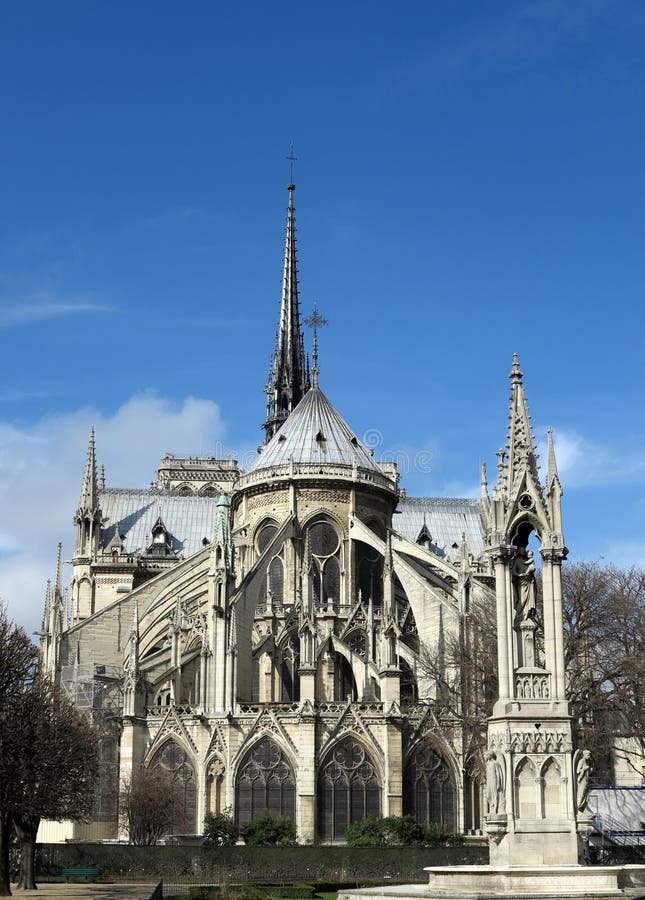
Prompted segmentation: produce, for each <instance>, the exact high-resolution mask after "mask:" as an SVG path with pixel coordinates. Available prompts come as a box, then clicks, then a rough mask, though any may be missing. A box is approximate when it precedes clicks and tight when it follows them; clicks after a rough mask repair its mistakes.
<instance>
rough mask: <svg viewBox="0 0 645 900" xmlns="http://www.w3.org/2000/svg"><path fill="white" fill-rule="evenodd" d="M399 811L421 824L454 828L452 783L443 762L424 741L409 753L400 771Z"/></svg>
mask: <svg viewBox="0 0 645 900" xmlns="http://www.w3.org/2000/svg"><path fill="white" fill-rule="evenodd" d="M403 813H404V815H412V816H414V817H415V818H416V820H417V822H419V824H421V825H429V824H430V822H438V823H439V824H441V825H445V826H446V827H447V828H450V829H452V830H454V829H455V828H456V827H457V811H456V803H455V785H454V782H453V779H452V776H451V773H450V768H449V766H448V764H447V762H446V761H445V760H444V759H443V758H442V757H441V756H440V755H439V754H438V753H437V752H436V751H435V750H434V749H433V748H432V747H431V746H430V745H429V744H427V743H422V744H420V745H419V746H417V747H416V748H415V749H414V750H413V751H412V753H411V755H410V757H409V759H408V761H407V763H406V766H405V770H404V773H403Z"/></svg>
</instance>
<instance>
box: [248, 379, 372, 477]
mask: <svg viewBox="0 0 645 900" xmlns="http://www.w3.org/2000/svg"><path fill="white" fill-rule="evenodd" d="M290 460H293V461H294V463H342V464H344V465H349V466H351V465H353V463H354V462H356V465H357V466H359V467H360V468H363V469H371V470H373V471H375V472H380V469H379V467H378V466H377V465H376V463H375V462H374V459H373V458H372V455H371V453H370V452H369V451H368V450H366V449H365V447H363V445H362V444H361V443H360V441H359V440H358V438H357V437H356V435H355V434H354V433H353V432H352V430H351V429H350V427H349V425H348V424H347V422H345V420H344V419H343V418H342V416H341V415H340V413H338V412H337V411H336V409H334V407H333V406H332V404H331V403H330V401H329V400H328V399H327V397H325V395H324V394H323V392H322V391H321V390H320V389H319V388H318V387H317V386H315V385H314V387H312V388H311V389H310V390H309V391H307V393H306V394H305V396H304V397H303V398H302V400H301V401H300V403H299V404H298V405H297V406H296V408H295V409H294V411H293V412H292V413H291V415H290V416H289V418H288V419H287V420H286V422H285V423H284V424H283V425H282V426H281V428H280V429H279V431H277V432H276V434H274V435H273V437H272V438H271V440H270V441H269V443H268V444H267V445H266V447H265V448H264V450H263V451H262V452H261V453H260V455H259V456H258V458H257V459H256V460H255V461H254V462H253V464H252V465H251V466H250V467H249V470H248V471H249V472H257V470H258V469H268V468H270V467H271V466H280V465H284V464H285V463H288V462H289V461H290Z"/></svg>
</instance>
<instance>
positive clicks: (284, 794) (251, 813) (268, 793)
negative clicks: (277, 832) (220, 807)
mask: <svg viewBox="0 0 645 900" xmlns="http://www.w3.org/2000/svg"><path fill="white" fill-rule="evenodd" d="M235 812H236V820H237V824H238V825H243V824H244V823H245V822H250V821H251V819H255V818H257V817H258V816H262V815H264V814H265V813H269V814H270V815H272V816H286V817H287V818H289V819H292V820H295V813H296V782H295V778H294V775H293V770H292V768H291V766H290V764H289V761H288V760H287V759H286V757H285V756H284V754H283V752H282V750H281V749H280V748H279V747H278V746H277V744H275V743H274V742H273V741H272V740H271V739H270V738H268V737H267V738H262V740H261V741H260V742H259V743H257V744H256V745H255V746H254V747H252V748H251V750H249V752H248V753H247V754H246V756H245V757H244V760H243V762H242V765H241V766H240V769H239V771H238V775H237V783H236V786H235Z"/></svg>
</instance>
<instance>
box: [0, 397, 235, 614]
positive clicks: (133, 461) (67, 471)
mask: <svg viewBox="0 0 645 900" xmlns="http://www.w3.org/2000/svg"><path fill="white" fill-rule="evenodd" d="M92 424H93V425H94V426H95V429H96V448H97V457H98V462H99V464H100V463H104V464H105V468H106V481H107V484H108V486H113V487H146V486H147V485H149V483H150V481H152V480H153V479H154V477H155V474H156V468H157V465H158V463H159V461H160V459H161V457H162V455H163V453H164V452H165V451H172V452H174V453H176V454H177V455H183V454H186V455H189V454H192V455H193V456H195V455H198V454H199V453H200V452H203V453H208V454H210V453H211V452H212V448H217V450H218V451H219V452H220V453H222V454H224V452H225V451H224V450H223V449H222V448H221V443H220V442H221V439H222V436H223V430H224V429H223V425H222V421H221V418H220V413H219V408H218V406H217V405H216V404H215V403H213V402H212V401H210V400H200V399H198V398H195V397H187V398H185V399H184V400H183V401H182V402H181V403H173V402H171V401H169V400H167V399H165V398H163V397H159V396H158V395H157V394H155V393H153V392H147V393H144V394H137V395H135V396H134V397H131V398H130V399H129V400H128V401H127V402H126V403H124V404H123V405H122V406H121V407H120V408H119V409H117V410H116V412H115V413H114V414H113V415H109V416H105V415H103V414H101V413H100V412H98V411H97V410H95V409H92V408H91V407H86V408H83V409H79V410H76V411H74V412H70V413H61V414H52V415H48V416H45V417H44V418H42V419H40V420H39V421H38V422H36V423H35V424H34V425H33V426H31V427H28V428H18V427H16V426H15V425H13V424H10V423H8V422H0V597H2V598H3V599H4V600H6V601H7V602H8V604H9V611H10V614H11V615H12V616H13V617H14V618H15V619H16V620H17V621H19V622H20V624H22V625H23V626H24V627H25V628H27V629H28V630H29V631H33V630H35V628H36V627H39V626H40V620H41V614H42V603H43V597H44V586H45V582H46V580H47V578H50V577H53V574H54V567H55V562H56V545H57V543H58V541H62V542H63V556H64V558H65V559H69V558H70V556H71V554H72V550H73V547H72V541H73V527H72V517H73V514H74V511H75V509H76V504H77V503H78V494H79V491H80V485H81V477H82V474H83V468H84V465H85V455H86V450H87V442H88V435H89V429H90V426H91V425H92ZM66 576H67V577H66V580H69V569H68V570H67V572H66Z"/></svg>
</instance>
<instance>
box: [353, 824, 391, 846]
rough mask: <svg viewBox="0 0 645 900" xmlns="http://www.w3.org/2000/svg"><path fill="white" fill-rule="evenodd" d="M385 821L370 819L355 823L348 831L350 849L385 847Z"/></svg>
mask: <svg viewBox="0 0 645 900" xmlns="http://www.w3.org/2000/svg"><path fill="white" fill-rule="evenodd" d="M384 821H385V820H384V819H374V818H368V819H363V820H362V821H360V822H354V823H353V824H352V825H350V826H349V828H348V829H347V846H348V847H384V846H385V845H386V843H387V842H386V839H385V836H386V830H385V828H384V825H383V823H384Z"/></svg>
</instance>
